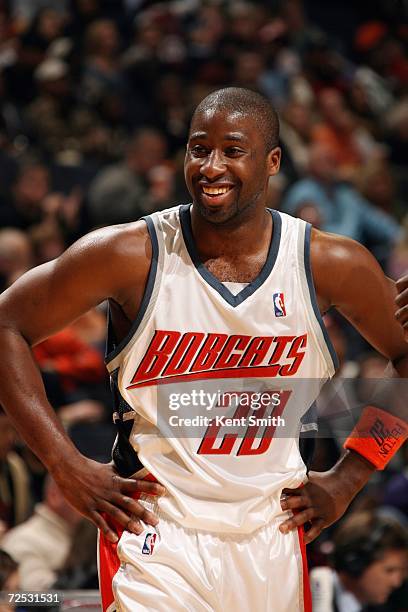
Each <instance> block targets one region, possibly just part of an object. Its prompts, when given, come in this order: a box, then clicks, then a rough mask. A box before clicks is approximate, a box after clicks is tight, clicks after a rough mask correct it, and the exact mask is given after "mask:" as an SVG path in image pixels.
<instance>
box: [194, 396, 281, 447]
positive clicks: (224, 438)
mask: <svg viewBox="0 0 408 612" xmlns="http://www.w3.org/2000/svg"><path fill="white" fill-rule="evenodd" d="M268 393H269V394H270V395H271V396H272V395H275V396H276V395H277V394H279V398H280V402H279V404H278V405H276V407H275V408H274V410H273V416H274V417H275V419H278V417H282V413H283V411H284V409H285V406H286V404H287V403H288V399H289V397H290V394H291V393H292V391H279V392H277V391H271V392H268ZM242 395H245V397H246V398H247V397H248V395H249V396H250V395H251V394H250V393H248V392H245V393H244V392H243V393H242ZM249 403H250V402H249ZM266 408H267V407H266V406H261V407H260V408H258V409H257V410H254V409H253V408H252V407H251V405H246V404H245V405H243V404H242V403H240V404H239V405H238V407H237V409H236V411H235V413H234V415H233V417H232V419H243V422H244V423H245V422H247V421H248V418H249V417H250V416H254V417H255V419H257V420H258V419H262V418H264V415H265V412H266ZM276 427H277V425H276V424H270V425H266V426H263V425H258V424H255V425H248V426H247V429H246V430H245V433H244V435H242V434H241V433H225V434H224V435H222V433H221V434H220V431H221V430H222V429H223V430H225V428H226V425H223V424H222V423H221V424H217V423H212V424H211V425H210V426H209V427H208V428H207V431H206V432H205V434H204V437H203V439H202V441H201V443H200V446H199V448H198V451H197V453H198V454H199V455H230V454H231V453H232V451H233V449H234V446H235V444H236V441H237V439H238V438H242V441H241V444H240V445H239V447H238V450H237V452H236V455H237V456H242V455H262V454H263V453H266V451H267V450H268V448H269V446H270V444H271V442H272V438H273V437H274V435H275V431H276ZM262 428H264V431H263V433H262V434H261V430H262ZM235 429H236V428H235ZM242 429H243V426H240V430H242ZM220 441H221V442H220Z"/></svg>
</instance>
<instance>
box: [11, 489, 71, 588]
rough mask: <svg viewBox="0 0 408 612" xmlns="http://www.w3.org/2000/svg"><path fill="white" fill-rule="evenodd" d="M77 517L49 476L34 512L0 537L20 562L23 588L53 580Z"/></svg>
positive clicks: (61, 564) (41, 585) (37, 585)
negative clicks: (40, 500)
mask: <svg viewBox="0 0 408 612" xmlns="http://www.w3.org/2000/svg"><path fill="white" fill-rule="evenodd" d="M80 518H81V517H80V515H79V514H78V513H77V512H76V510H74V509H73V508H72V507H71V506H70V505H69V504H68V503H67V502H66V501H65V498H64V497H63V496H62V494H61V493H60V491H59V489H58V487H57V485H56V484H55V482H54V481H53V480H52V479H51V478H50V477H48V478H47V480H46V483H45V489H44V498H43V502H42V503H41V504H38V505H37V506H36V507H35V510H34V514H33V516H31V518H29V519H28V520H27V521H26V522H25V523H23V524H22V525H19V526H18V527H15V528H14V529H11V530H10V531H9V532H8V533H7V534H6V535H5V536H4V538H3V540H2V547H3V548H4V550H5V551H6V552H8V553H9V554H10V555H11V556H12V557H13V558H14V559H15V560H16V561H18V563H19V570H20V580H21V588H22V589H25V590H31V589H34V590H43V589H48V588H49V587H50V586H51V585H52V584H53V583H54V582H55V580H56V577H57V571H58V570H59V569H60V568H61V567H62V566H63V565H64V563H65V560H66V558H67V555H68V553H69V551H70V548H71V544H72V535H73V533H74V531H75V528H76V525H77V524H78V522H79V520H80Z"/></svg>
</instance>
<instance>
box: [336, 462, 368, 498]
mask: <svg viewBox="0 0 408 612" xmlns="http://www.w3.org/2000/svg"><path fill="white" fill-rule="evenodd" d="M332 470H333V472H334V473H335V475H336V478H337V479H338V481H339V486H340V487H342V488H344V489H346V490H348V491H349V494H350V496H351V499H353V498H354V497H355V495H357V493H358V492H359V491H361V489H362V488H363V487H364V486H365V485H366V484H367V482H368V481H369V480H370V478H371V476H372V475H373V474H374V472H375V471H376V468H375V466H374V465H373V464H372V463H370V462H369V461H368V460H367V459H365V458H364V457H362V456H361V455H360V454H358V453H356V452H355V451H353V450H345V452H344V454H343V455H342V457H341V458H340V459H339V460H338V462H337V463H336V465H335V466H334V467H333V468H332Z"/></svg>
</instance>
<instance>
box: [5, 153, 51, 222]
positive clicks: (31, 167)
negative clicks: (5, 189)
mask: <svg viewBox="0 0 408 612" xmlns="http://www.w3.org/2000/svg"><path fill="white" fill-rule="evenodd" d="M49 190H50V178H49V172H48V169H47V167H46V166H45V165H43V164H42V163H40V162H37V161H30V160H28V161H27V162H23V163H22V164H21V165H20V168H19V169H18V173H17V177H16V178H15V180H14V183H13V184H12V186H11V191H10V193H8V194H1V196H0V227H7V226H8V227H16V228H19V229H22V230H26V229H28V228H29V227H31V226H32V225H35V224H36V223H39V222H40V221H41V220H42V217H43V212H42V208H41V205H42V202H43V200H44V198H45V196H46V195H47V194H48V192H49Z"/></svg>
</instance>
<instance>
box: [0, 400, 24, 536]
mask: <svg viewBox="0 0 408 612" xmlns="http://www.w3.org/2000/svg"><path fill="white" fill-rule="evenodd" d="M16 442H17V434H16V432H15V430H14V427H13V426H12V424H11V423H10V421H9V419H8V417H7V415H6V414H4V412H3V411H2V410H1V408H0V536H1V535H3V533H5V532H6V531H7V529H9V528H10V527H14V526H15V525H18V524H20V523H22V522H23V521H25V520H26V519H27V517H28V516H29V513H30V511H31V495H30V480H29V473H28V470H27V467H26V465H25V463H24V462H23V460H22V459H21V458H20V456H19V455H18V454H17V453H16V452H15V450H14V449H15V446H16Z"/></svg>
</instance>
